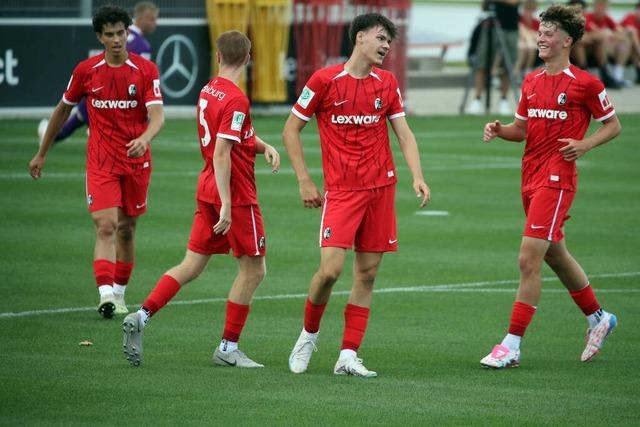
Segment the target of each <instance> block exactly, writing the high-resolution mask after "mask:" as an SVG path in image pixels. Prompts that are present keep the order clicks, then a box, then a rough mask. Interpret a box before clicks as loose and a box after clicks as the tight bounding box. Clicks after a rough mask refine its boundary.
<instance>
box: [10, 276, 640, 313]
mask: <svg viewBox="0 0 640 427" xmlns="http://www.w3.org/2000/svg"><path fill="white" fill-rule="evenodd" d="M636 276H640V271H631V272H624V273H603V274H592V275H590V276H589V277H590V278H595V279H597V278H619V277H636ZM542 280H543V281H544V282H552V281H557V280H558V279H557V278H556V277H544V278H543V279H542ZM518 282H519V280H518V279H510V280H490V281H484V282H467V283H448V284H443V285H420V286H404V287H394V288H379V289H375V290H374V292H375V293H377V294H388V293H398V292H444V293H446V292H450V293H454V292H478V293H480V292H487V293H514V292H515V289H511V288H509V289H507V288H484V289H476V288H481V287H483V286H496V285H511V284H516V283H518ZM350 292H351V291H348V290H345V291H334V292H333V293H332V294H333V295H348V294H349V293H350ZM544 292H545V293H549V292H566V291H565V290H564V289H547V290H545V291H544ZM597 292H598V293H637V292H640V288H630V289H597ZM306 297H307V294H306V293H300V294H281V295H259V296H256V297H254V298H253V300H254V301H265V300H286V299H303V298H306ZM226 301H227V298H226V297H219V298H202V299H193V300H184V301H173V302H170V303H169V304H171V305H194V304H211V303H218V302H226ZM128 307H131V308H137V307H138V306H137V305H132V304H129V305H128ZM94 310H96V307H69V308H54V309H42V310H28V311H18V312H4V313H0V319H10V318H16V317H32V316H40V315H43V314H63V313H76V312H82V311H94Z"/></svg>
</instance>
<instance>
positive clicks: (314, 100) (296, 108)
mask: <svg viewBox="0 0 640 427" xmlns="http://www.w3.org/2000/svg"><path fill="white" fill-rule="evenodd" d="M325 87H326V83H325V82H324V81H323V79H322V76H321V74H320V72H319V71H316V72H315V73H313V75H312V76H311V78H309V80H308V81H307V84H306V85H305V86H304V88H303V89H302V92H301V93H300V96H299V97H298V100H297V101H296V103H295V104H294V105H293V108H291V112H292V113H293V114H294V115H295V116H296V117H298V118H299V119H302V120H304V121H305V122H308V121H309V120H311V116H313V114H314V113H315V112H316V109H317V108H318V105H319V104H320V100H321V99H322V97H323V96H324V92H325Z"/></svg>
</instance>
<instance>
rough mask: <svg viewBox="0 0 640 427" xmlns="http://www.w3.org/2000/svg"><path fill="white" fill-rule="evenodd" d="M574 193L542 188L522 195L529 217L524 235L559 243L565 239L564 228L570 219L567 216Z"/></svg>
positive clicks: (525, 210) (523, 204) (525, 211)
mask: <svg viewBox="0 0 640 427" xmlns="http://www.w3.org/2000/svg"><path fill="white" fill-rule="evenodd" d="M575 194H576V193H575V192H574V191H569V190H561V189H559V188H550V187H541V188H538V189H536V190H532V191H528V192H526V193H523V194H522V206H523V207H524V213H525V214H526V215H527V221H526V223H525V225H524V231H523V233H522V234H523V235H524V236H527V237H535V238H537V239H543V240H549V241H550V242H558V241H560V240H562V238H563V237H564V233H563V232H562V227H563V226H564V222H565V221H566V220H568V219H569V218H570V217H569V215H567V213H568V212H569V208H571V203H572V202H573V197H574V196H575Z"/></svg>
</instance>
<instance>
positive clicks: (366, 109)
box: [291, 64, 405, 191]
mask: <svg viewBox="0 0 640 427" xmlns="http://www.w3.org/2000/svg"><path fill="white" fill-rule="evenodd" d="M291 112H292V113H293V114H295V115H296V116H297V117H299V118H300V119H302V120H304V121H309V120H310V119H311V116H312V115H313V114H314V113H315V115H316V118H317V120H318V129H319V132H320V145H321V149H322V169H323V171H324V184H325V190H340V191H345V190H346V191H353V190H364V189H370V188H377V187H383V186H386V185H389V184H394V183H395V182H396V172H395V166H394V164H393V156H392V154H391V147H390V145H389V134H388V131H387V121H386V119H387V118H388V119H389V120H393V119H395V118H398V117H402V116H404V115H405V114H404V109H403V106H402V96H401V95H400V89H399V88H398V82H397V80H396V78H395V77H394V75H393V74H392V73H390V72H388V71H385V70H382V69H379V68H375V67H374V68H373V69H372V70H371V72H370V73H369V75H368V76H367V77H366V78H363V79H357V78H355V77H352V76H351V75H349V73H347V72H346V71H345V69H344V64H337V65H333V66H331V67H327V68H323V69H321V70H319V71H316V72H315V73H314V74H313V75H312V76H311V78H310V79H309V81H308V82H307V84H306V86H305V87H304V89H303V90H302V93H301V94H300V97H299V98H298V101H297V102H296V104H295V105H294V106H293V109H292V110H291Z"/></svg>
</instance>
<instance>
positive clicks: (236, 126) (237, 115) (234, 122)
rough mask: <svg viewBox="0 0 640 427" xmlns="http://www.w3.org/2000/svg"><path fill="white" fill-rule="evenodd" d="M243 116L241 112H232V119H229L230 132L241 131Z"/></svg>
mask: <svg viewBox="0 0 640 427" xmlns="http://www.w3.org/2000/svg"><path fill="white" fill-rule="evenodd" d="M244 117H245V114H244V113H243V112H241V111H234V112H233V119H231V130H235V131H237V132H240V131H241V130H242V124H243V123H244Z"/></svg>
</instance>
